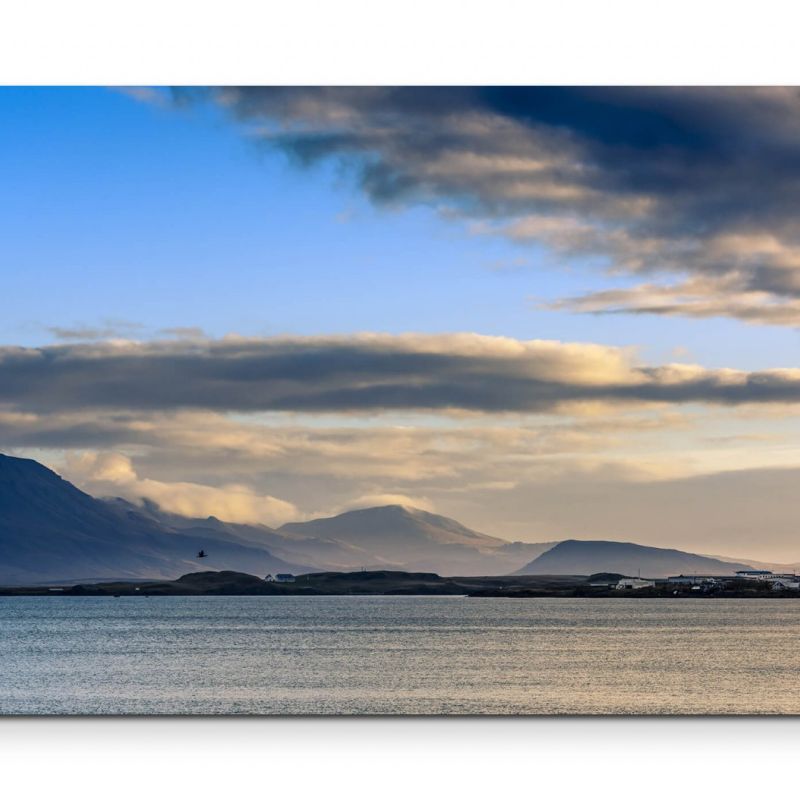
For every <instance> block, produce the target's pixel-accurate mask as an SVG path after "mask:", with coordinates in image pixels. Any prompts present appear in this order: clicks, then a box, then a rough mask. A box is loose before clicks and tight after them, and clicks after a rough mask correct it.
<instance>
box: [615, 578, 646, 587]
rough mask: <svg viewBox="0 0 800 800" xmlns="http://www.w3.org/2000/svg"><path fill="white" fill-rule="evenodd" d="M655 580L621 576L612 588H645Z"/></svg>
mask: <svg viewBox="0 0 800 800" xmlns="http://www.w3.org/2000/svg"><path fill="white" fill-rule="evenodd" d="M655 585H656V582H655V581H647V580H645V579H644V578H623V579H622V580H621V581H620V582H619V583H618V584H617V585H616V586H615V587H614V588H615V589H647V588H649V587H651V586H655Z"/></svg>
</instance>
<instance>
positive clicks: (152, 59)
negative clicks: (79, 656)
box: [0, 0, 800, 85]
mask: <svg viewBox="0 0 800 800" xmlns="http://www.w3.org/2000/svg"><path fill="white" fill-rule="evenodd" d="M799 18H800V10H799V9H798V7H797V4H796V3H795V4H791V3H789V2H787V1H786V0H761V1H760V2H759V3H757V4H754V3H745V2H741V0H726V1H725V2H723V1H722V0H703V1H702V2H699V1H698V0H671V2H669V3H646V2H642V0H604V2H598V0H559V2H535V0H492V1H491V2H478V1H477V0H405V2H403V3H389V2H385V0H384V2H381V1H380V0H337V2H330V0H292V2H291V3H288V2H282V3H277V2H269V0H226V1H225V2H224V3H212V2H208V1H207V0H205V2H204V0H135V2H134V0H115V2H113V3H110V2H108V0H70V2H64V1H63V0H5V2H4V3H3V6H2V9H1V10H0V83H5V84H10V83H26V84H43V83H44V84H51V83H55V84H98V83H105V84H129V85H130V84H134V85H135V84H167V83H171V84H203V83H216V84H231V83H246V84H253V83H256V84H257V83H267V84H302V83H312V84H320V83H321V84H396V83H403V84H432V83H445V84H464V83H475V84H491V83H548V84H552V83H589V84H602V83H634V84H653V83H655V84H663V83H672V84H697V83H713V84H720V83H721V84H740V83H746V84H757V83H798V82H800V64H799V63H798V59H797V33H796V32H797V30H798V27H800V26H798V22H799V21H800V19H799Z"/></svg>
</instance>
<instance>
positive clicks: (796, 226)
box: [174, 87, 800, 325]
mask: <svg viewBox="0 0 800 800" xmlns="http://www.w3.org/2000/svg"><path fill="white" fill-rule="evenodd" d="M209 98H211V99H212V100H213V101H215V102H217V103H218V104H220V105H221V106H222V107H224V108H225V109H227V110H228V111H229V113H230V114H231V115H232V116H233V117H234V118H235V119H236V120H238V121H239V122H240V123H241V124H242V125H243V126H244V129H245V131H246V134H247V135H248V136H249V137H250V138H252V139H253V140H254V141H256V142H258V143H259V144H261V145H264V146H268V147H273V148H278V149H280V150H282V151H283V152H285V153H287V154H288V155H289V156H290V158H291V159H292V160H293V161H295V162H296V163H298V164H301V165H310V164H313V163H315V162H318V161H321V160H325V159H333V160H336V161H338V162H339V163H340V164H341V165H343V167H344V168H345V169H346V170H349V171H350V172H351V173H352V174H353V175H354V176H355V180H356V182H357V183H358V185H359V186H360V187H361V189H362V190H363V191H364V192H365V193H366V194H367V195H368V196H369V197H370V198H371V199H372V200H373V201H374V202H376V203H384V204H386V203H388V204H395V205H397V204H410V203H420V202H424V203H429V204H432V205H433V206H434V207H436V208H438V209H439V210H440V211H442V213H446V214H447V215H448V216H449V217H453V216H454V215H455V216H462V217H467V218H470V219H473V220H475V224H474V226H473V230H475V231H478V232H482V233H490V234H494V235H502V236H507V237H509V238H511V239H513V240H515V241H518V242H520V243H526V242H536V243H538V244H540V245H542V246H544V247H545V248H547V249H549V250H550V252H551V253H552V255H553V257H554V258H557V259H558V260H560V261H563V260H565V259H566V260H573V261H574V260H575V259H587V258H588V259H590V260H591V261H593V262H594V263H595V264H596V265H597V266H600V267H602V268H605V269H608V270H611V271H616V272H619V271H622V272H626V273H629V274H635V275H642V274H648V275H651V276H657V277H658V278H659V280H661V279H662V278H663V276H664V275H665V274H666V275H672V276H673V279H674V276H675V274H676V273H677V274H679V275H681V276H683V277H684V278H685V277H689V278H703V279H706V283H705V284H704V286H705V288H706V289H707V290H708V293H707V294H706V295H704V296H703V297H701V298H698V301H697V303H691V302H684V303H674V304H668V307H669V309H670V311H669V313H674V314H687V315H690V316H700V315H703V316H711V315H713V316H731V317H734V318H739V319H747V320H750V321H759V322H762V323H765V324H767V323H769V324H778V325H783V324H791V325H794V324H796V316H795V314H796V309H795V308H790V309H788V310H786V309H778V310H774V309H770V308H768V309H767V310H766V311H765V312H764V313H763V314H759V312H758V308H757V307H758V306H761V305H766V306H772V305H774V304H780V303H781V301H786V302H787V303H788V304H789V305H790V306H793V305H794V301H795V300H797V299H800V223H798V222H797V219H796V215H795V213H794V209H795V208H796V207H797V205H798V202H800V181H798V174H800V90H798V89H796V88H791V87H767V88H758V87H721V88H720V87H718V88H708V87H705V88H704V87H683V88H681V87H656V88H643V87H473V88H470V87H447V88H441V87H439V88H437V87H399V88H397V87H395V88H392V87H385V88H380V87H362V88H353V87H333V88H319V87H317V88H313V87H312V88H306V87H288V88H280V87H245V88H220V89H215V90H210V91H206V92H202V91H198V90H183V91H181V90H178V91H177V92H176V93H175V94H174V100H175V102H176V103H179V104H184V103H187V102H198V101H199V100H200V99H209ZM715 279H721V280H723V282H724V281H727V280H728V279H735V281H736V282H737V285H738V286H739V287H740V291H741V292H743V293H745V294H746V297H744V298H742V297H734V298H733V299H732V301H731V302H730V303H728V302H726V297H723V296H720V295H719V294H713V293H714V292H716V291H717V289H718V288H720V287H719V286H717V285H716V284H715ZM699 288H700V284H697V285H696V286H695V289H696V290H699ZM643 291H644V289H643ZM744 306H747V308H745V307H744ZM751 307H752V310H748V308H751ZM660 308H661V307H660V306H658V305H657V304H652V305H647V304H641V305H638V306H633V305H625V304H623V305H621V306H620V307H619V309H618V311H619V312H620V313H621V312H627V311H635V312H637V313H663V312H661V311H660V310H659V309H660ZM574 309H575V310H581V305H580V304H575V305H574Z"/></svg>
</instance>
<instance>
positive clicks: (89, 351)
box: [0, 334, 800, 413]
mask: <svg viewBox="0 0 800 800" xmlns="http://www.w3.org/2000/svg"><path fill="white" fill-rule="evenodd" d="M595 401H599V402H603V403H617V404H634V405H635V404H643V403H672V404H681V403H707V404H722V405H728V404H733V405H736V404H743V403H797V402H799V401H800V369H796V368H787V369H768V370H761V371H754V372H746V371H743V370H734V369H706V368H703V367H700V366H697V365H690V364H666V365H660V366H647V365H641V364H638V363H637V362H636V361H635V359H634V358H633V354H632V353H631V351H629V350H625V349H622V348H615V347H605V346H600V345H595V344H581V343H562V342H558V341H548V340H517V339H510V338H503V337H491V336H479V335H477V334H451V335H422V334H406V335H397V336H392V335H388V334H361V335H353V336H310V337H274V338H262V339H243V338H238V337H231V338H225V339H220V340H203V341H194V340H177V341H175V340H169V341H157V342H146V343H137V342H110V343H102V344H101V343H98V344H74V345H56V346H45V347H38V348H24V347H4V348H0V403H2V404H5V405H7V406H8V410H10V411H24V412H29V413H46V412H53V411H56V412H66V411H70V410H73V411H74V410H85V409H117V410H120V411H123V410H127V411H130V410H150V411H159V410H160V411H170V410H178V409H205V410H213V411H242V412H257V411H284V412H287V411H295V412H328V413H337V412H362V413H364V412H386V411H398V410H401V411H439V412H451V411H469V412H481V413H500V412H546V411H552V410H556V409H558V408H559V406H560V405H562V404H564V403H591V402H595Z"/></svg>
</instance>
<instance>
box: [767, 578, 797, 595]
mask: <svg viewBox="0 0 800 800" xmlns="http://www.w3.org/2000/svg"><path fill="white" fill-rule="evenodd" d="M770 583H771V584H772V591H773V592H783V591H786V590H792V591H797V590H799V589H800V581H798V580H797V579H796V578H793V577H792V578H789V577H785V576H781V577H780V578H775V580H774V581H770Z"/></svg>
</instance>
